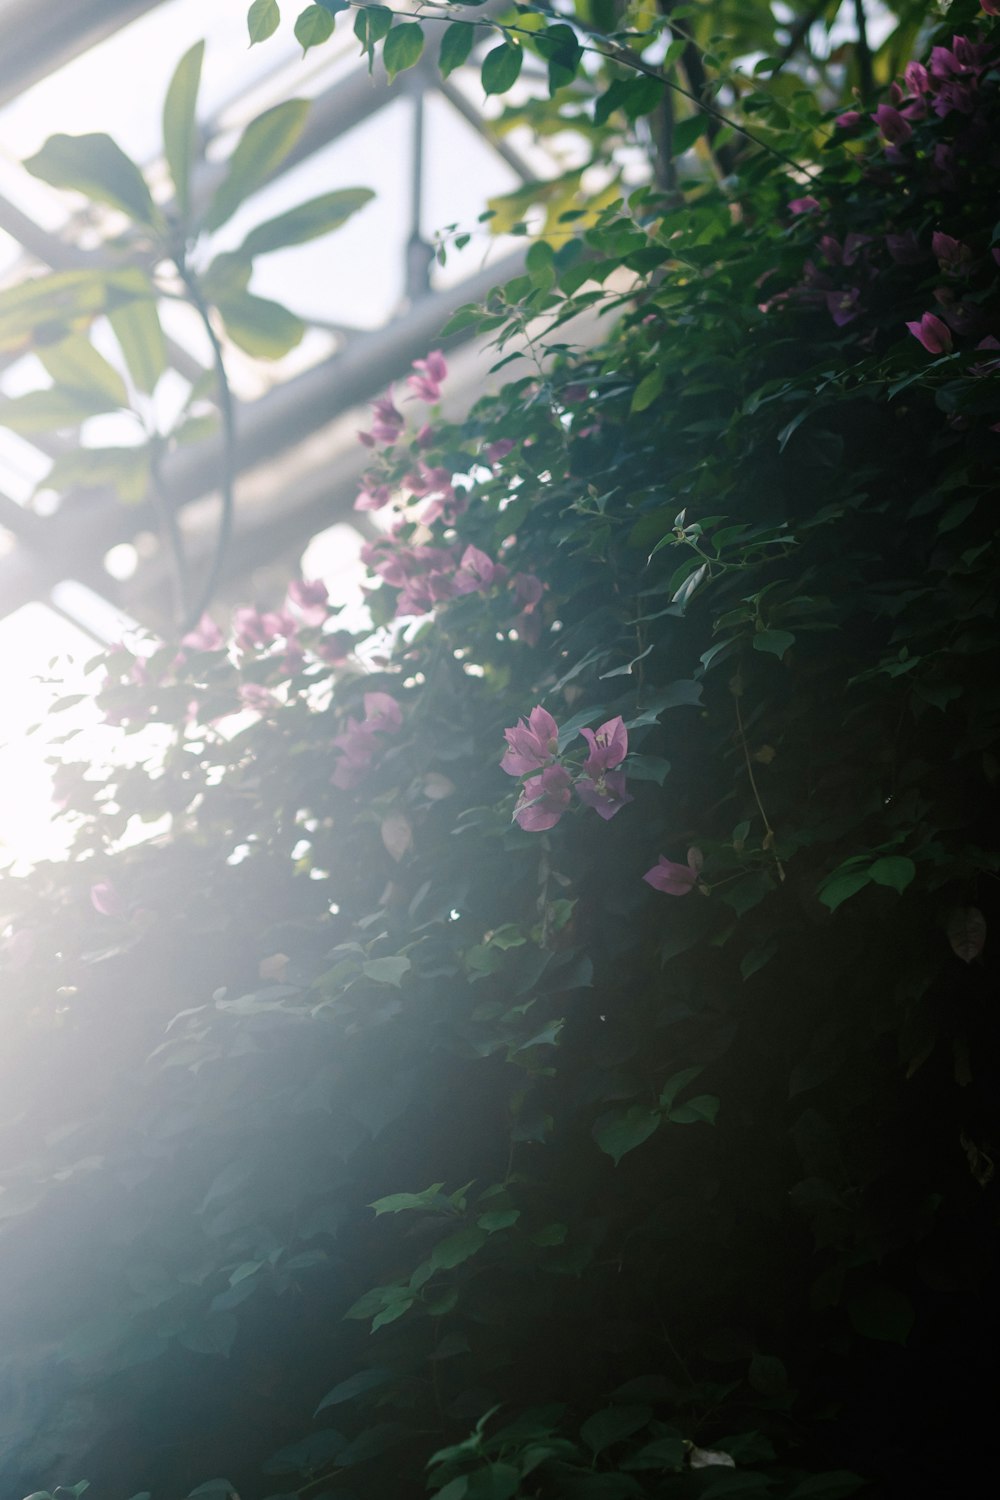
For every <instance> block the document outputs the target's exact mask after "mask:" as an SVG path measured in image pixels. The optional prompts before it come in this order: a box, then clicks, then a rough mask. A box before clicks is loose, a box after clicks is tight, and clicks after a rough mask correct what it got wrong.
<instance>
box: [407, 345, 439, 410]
mask: <svg viewBox="0 0 1000 1500" xmlns="http://www.w3.org/2000/svg"><path fill="white" fill-rule="evenodd" d="M413 368H414V370H416V372H417V373H416V374H415V375H408V376H407V379H406V383H407V385H408V386H409V387H410V390H411V391H412V392H413V395H414V396H415V397H416V398H417V400H418V401H426V402H427V403H428V405H433V403H434V402H435V401H440V399H441V383H442V381H443V380H445V379H446V378H447V375H448V365H447V363H446V361H445V357H444V355H443V354H442V353H441V350H440V349H432V350H431V352H430V354H428V356H427V358H426V359H415V360H414V361H413Z"/></svg>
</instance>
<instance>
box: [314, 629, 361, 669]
mask: <svg viewBox="0 0 1000 1500" xmlns="http://www.w3.org/2000/svg"><path fill="white" fill-rule="evenodd" d="M353 644H354V641H353V639H352V637H351V636H350V635H349V634H348V632H347V631H346V630H331V631H328V632H327V633H326V634H325V635H321V636H320V638H319V641H318V643H317V645H316V646H315V648H314V649H315V652H316V655H317V656H318V657H319V658H320V660H321V661H325V662H328V663H329V664H330V666H332V667H337V666H339V665H340V663H341V662H345V661H346V660H347V658H348V657H349V656H350V654H351V647H352V646H353Z"/></svg>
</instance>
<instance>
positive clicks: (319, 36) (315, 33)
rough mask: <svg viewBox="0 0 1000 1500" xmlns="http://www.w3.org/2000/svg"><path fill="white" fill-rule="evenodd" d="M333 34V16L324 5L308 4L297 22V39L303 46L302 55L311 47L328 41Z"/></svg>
mask: <svg viewBox="0 0 1000 1500" xmlns="http://www.w3.org/2000/svg"><path fill="white" fill-rule="evenodd" d="M332 35H333V16H332V15H331V14H330V12H329V11H328V10H327V9H326V7H325V6H323V5H307V6H306V8H305V10H304V11H303V12H302V14H301V15H300V16H299V18H298V20H297V21H296V22H295V40H296V41H297V42H298V44H299V46H300V47H301V48H302V55H303V56H305V54H306V53H307V52H308V51H309V48H310V47H318V46H320V44H321V43H323V42H328V41H329V40H330V37H331V36H332Z"/></svg>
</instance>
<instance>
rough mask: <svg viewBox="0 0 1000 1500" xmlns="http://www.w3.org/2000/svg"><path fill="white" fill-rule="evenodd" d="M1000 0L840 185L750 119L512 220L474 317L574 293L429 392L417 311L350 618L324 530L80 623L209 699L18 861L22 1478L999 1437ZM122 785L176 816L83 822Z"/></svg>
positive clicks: (0, 1253) (494, 1490) (340, 1498)
mask: <svg viewBox="0 0 1000 1500" xmlns="http://www.w3.org/2000/svg"><path fill="white" fill-rule="evenodd" d="M981 21H982V25H981V26H980V28H979V31H978V32H975V33H973V32H971V31H970V33H969V35H968V36H962V37H960V38H959V39H958V40H956V41H954V42H952V41H951V39H950V37H951V34H950V33H948V34H947V35H942V36H941V37H939V38H938V39H937V41H936V45H935V50H933V51H931V52H929V54H928V57H927V62H926V71H925V70H924V69H922V68H919V67H918V68H914V69H911V70H909V71H908V73H907V79H906V82H905V84H904V85H903V86H902V87H901V88H900V89H899V90H898V93H897V96H894V97H895V102H893V103H889V102H887V103H886V104H885V105H883V106H882V107H881V109H880V110H879V111H878V113H877V118H876V119H872V118H870V117H869V116H868V115H867V114H865V115H861V114H860V113H857V114H851V115H848V116H846V117H842V119H841V121H840V122H839V123H838V124H836V125H833V126H831V132H832V133H831V138H830V144H829V149H828V153H827V160H828V164H827V165H824V166H822V168H821V169H820V170H818V171H817V172H816V173H815V174H814V175H813V177H812V179H811V180H810V181H809V182H808V183H805V184H802V183H800V184H799V185H797V186H795V187H792V186H790V185H789V181H788V178H787V175H786V173H785V171H784V169H783V168H782V167H781V166H780V164H778V163H775V162H771V163H770V164H769V163H768V162H765V161H762V160H761V159H760V158H755V159H754V160H752V161H751V162H750V164H749V166H748V167H747V169H746V171H745V172H744V175H743V178H742V182H741V189H740V193H739V196H738V197H737V198H735V199H733V198H730V199H728V200H727V199H725V198H724V197H723V196H721V194H719V193H717V192H716V191H714V190H711V191H709V190H708V189H706V188H705V187H704V186H703V185H692V186H691V188H690V190H689V191H688V192H687V193H686V195H685V200H684V203H683V205H680V206H678V204H677V203H676V202H672V203H671V204H670V207H669V209H665V208H664V206H663V204H662V203H660V202H658V200H657V198H656V196H655V194H654V193H653V192H651V191H649V190H644V191H642V192H639V193H635V194H633V195H632V197H631V198H630V199H628V200H627V201H622V202H619V203H618V204H615V205H612V206H611V207H609V208H608V209H607V210H606V211H605V212H604V214H603V216H602V217H601V219H600V221H599V222H598V223H597V224H596V225H594V226H593V227H591V228H588V229H587V230H586V231H585V232H582V233H580V234H578V235H571V236H570V237H568V238H566V240H565V242H564V243H560V248H557V249H553V248H552V246H551V245H546V244H542V243H540V244H538V245H536V246H534V247H533V248H532V250H531V252H530V255H529V259H528V270H527V272H526V274H525V276H524V277H523V278H521V279H520V281H518V282H516V283H514V284H513V285H511V286H508V287H507V288H506V290H505V291H504V292H503V293H498V294H497V295H496V296H495V298H494V299H493V302H492V304H491V306H490V307H489V308H488V309H487V312H486V314H485V316H484V317H483V319H482V323H481V326H482V327H483V329H484V330H487V331H490V332H492V333H493V335H494V336H495V337H496V338H497V339H498V340H499V342H500V343H501V346H502V350H503V349H506V348H507V343H506V341H507V339H508V336H512V335H513V334H514V333H516V332H518V331H521V330H523V329H524V327H525V326H526V323H527V321H528V320H529V319H531V320H536V319H538V318H548V319H549V320H550V322H551V324H552V331H551V332H550V333H549V334H548V335H547V336H545V337H544V338H541V339H538V340H536V341H535V342H534V344H533V346H532V351H529V352H533V353H534V356H535V359H534V362H532V361H531V360H529V361H528V363H526V364H525V363H522V364H521V365H520V366H518V365H516V364H515V365H513V366H512V369H511V374H512V375H514V376H515V377H518V376H519V378H514V379H513V381H512V382H511V383H509V384H508V385H507V386H505V388H504V389H503V390H502V391H501V392H500V394H499V395H498V396H496V397H492V398H490V399H488V400H484V401H481V402H480V403H479V404H478V405H476V406H475V407H474V408H473V410H472V412H471V414H470V415H469V417H468V419H467V420H466V421H464V422H462V423H461V424H458V425H452V426H449V425H446V424H444V423H443V422H441V421H440V420H439V419H438V417H437V416H436V414H435V411H436V403H437V399H438V396H439V394H440V388H441V384H442V382H443V381H444V380H446V379H447V374H446V364H445V361H444V359H443V358H442V357H441V356H439V355H438V354H437V353H434V354H432V355H429V356H428V359H427V360H426V361H425V362H424V363H423V364H422V366H421V368H419V369H417V370H415V372H414V375H413V377H412V379H411V381H410V383H409V389H408V390H407V391H405V392H401V393H397V396H396V399H395V400H394V399H393V398H392V397H391V396H390V397H388V398H387V399H386V400H385V401H384V402H382V403H380V404H379V406H378V408H377V410H376V413H375V419H374V422H373V426H372V431H371V433H370V434H367V435H366V440H367V441H368V442H369V443H370V445H371V446H372V470H371V475H370V480H369V482H368V483H367V484H366V487H365V490H364V492H363V494H362V497H361V499H360V502H359V503H360V504H362V505H363V506H366V507H369V508H376V509H381V508H383V507H384V506H386V505H393V506H394V507H395V509H396V519H395V521H394V527H393V530H392V531H391V532H390V533H388V534H387V537H386V539H385V541H384V542H379V543H376V544H374V545H372V546H371V547H370V549H369V554H368V555H369V561H370V564H371V567H372V571H373V592H372V594H371V596H370V604H371V610H372V615H373V619H374V621H375V626H374V627H373V631H372V632H371V633H370V634H369V635H367V636H366V637H364V638H358V637H349V636H347V635H346V634H345V633H344V632H342V631H341V630H339V629H338V623H337V620H336V617H335V616H333V615H331V614H330V611H329V610H328V608H327V606H326V604H325V602H324V594H323V590H322V589H321V588H311V587H309V586H307V585H302V584H297V585H294V586H293V588H292V590H291V592H290V598H289V600H288V601H287V603H286V605H285V606H284V607H283V608H282V609H281V610H277V611H271V612H266V611H265V612H263V613H260V612H258V611H257V610H252V609H248V610H246V611H242V612H240V613H238V615H237V617H236V618H235V620H234V622H233V634H232V636H231V637H230V638H229V639H228V641H227V640H224V638H223V636H222V633H221V632H220V631H219V630H218V629H217V628H216V627H215V626H214V625H212V624H211V622H209V621H205V622H203V624H202V625H201V626H200V627H199V628H198V629H197V630H196V631H195V632H193V633H192V634H191V635H190V636H188V637H187V638H186V639H185V641H184V642H183V643H182V646H181V648H180V650H179V651H178V649H177V648H176V647H162V648H160V649H159V650H156V651H154V652H153V654H152V655H150V656H149V657H148V658H147V657H143V658H134V657H132V656H131V655H130V654H129V653H125V652H119V653H117V654H116V655H114V656H112V658H111V659H110V660H109V662H108V663H107V665H106V667H102V670H105V671H106V674H107V675H106V681H105V685H104V686H103V688H102V690H101V701H102V703H103V705H104V707H105V709H106V711H107V713H108V715H109V717H111V718H113V719H114V720H116V721H117V722H119V723H122V724H123V725H124V726H125V728H126V729H128V730H131V729H133V728H135V729H138V728H140V727H142V726H145V725H147V724H148V723H150V722H154V723H156V722H162V723H164V724H166V725H181V726H182V727H181V728H180V729H179V730H178V732H177V735H176V738H175V740H174V741H172V743H171V746H170V748H169V749H168V750H167V751H166V753H165V755H164V758H163V763H162V766H161V767H159V769H158V770H157V771H156V772H155V773H150V772H149V771H147V770H143V769H136V770H132V771H127V772H120V773H115V774H114V775H113V776H112V778H111V780H110V781H109V780H108V779H107V778H105V777H97V775H96V773H95V772H93V771H90V772H89V773H88V769H87V768H86V767H81V768H78V769H77V770H70V771H67V772H66V773H64V775H63V778H62V785H61V790H62V792H63V794H64V797H65V800H66V805H67V809H68V812H67V815H68V816H71V817H76V818H77V820H78V823H79V835H78V847H77V851H76V852H77V855H78V857H77V859H76V860H75V861H73V862H71V863H69V864H67V865H65V866H60V867H53V868H49V869H46V870H40V871H38V872H36V874H35V876H34V877H33V878H32V879H30V880H28V881H24V882H21V883H18V884H16V885H14V884H13V883H8V888H7V890H6V893H5V894H6V896H7V905H8V907H9V908H10V909H11V910H12V911H14V912H15V915H14V916H13V917H12V922H11V928H10V935H9V936H8V940H7V963H6V979H5V988H6V999H5V1012H6V1021H5V1028H6V1030H5V1046H6V1051H7V1054H8V1059H9V1064H10V1066H9V1082H8V1084H7V1088H6V1091H5V1098H4V1106H5V1107H4V1161H5V1175H4V1192H3V1195H2V1197H0V1212H3V1213H4V1215H5V1219H4V1225H3V1234H2V1236H0V1271H2V1276H3V1281H4V1284H5V1286H6V1287H7V1288H8V1289H9V1290H8V1294H7V1296H6V1299H5V1305H6V1307H7V1312H6V1313H5V1318H6V1320H7V1326H5V1327H4V1329H3V1333H4V1346H5V1351H6V1353H5V1360H6V1365H5V1373H4V1377H3V1378H4V1380H5V1381H6V1382H7V1384H8V1385H9V1387H10V1397H11V1399H10V1400H8V1401H7V1402H6V1406H7V1408H8V1413H9V1414H8V1415H5V1417H4V1419H3V1420H4V1422H5V1424H6V1428H7V1430H6V1431H5V1433H4V1439H5V1441H4V1447H5V1451H6V1457H5V1459H4V1461H3V1464H4V1467H3V1470H2V1472H3V1475H4V1492H5V1493H17V1494H21V1493H22V1492H23V1490H24V1488H25V1487H30V1485H31V1484H33V1483H34V1484H37V1483H42V1484H54V1483H59V1482H62V1483H63V1484H64V1485H65V1484H69V1483H71V1482H74V1481H76V1480H77V1479H79V1477H80V1476H81V1475H86V1476H88V1477H89V1478H90V1480H91V1482H92V1486H93V1488H92V1491H91V1492H90V1493H91V1494H93V1495H94V1496H95V1497H96V1500H124V1497H125V1496H128V1495H131V1494H133V1492H135V1491H136V1490H137V1489H141V1488H143V1487H145V1488H147V1489H149V1490H150V1491H152V1492H153V1493H154V1495H155V1500H173V1497H175V1496H181V1495H185V1494H188V1493H191V1494H192V1495H199V1496H203V1497H209V1496H212V1497H222V1496H228V1495H229V1493H230V1492H231V1491H235V1492H237V1493H238V1494H239V1495H241V1496H242V1500H262V1497H264V1496H273V1497H275V1500H277V1497H279V1496H280V1497H281V1500H289V1497H291V1496H300V1495H301V1496H309V1497H312V1500H320V1497H323V1496H329V1497H337V1500H344V1497H352V1496H360V1495H361V1494H366V1495H376V1496H383V1495H385V1496H388V1495H390V1494H391V1495H393V1496H400V1497H405V1496H410V1495H417V1494H420V1493H423V1492H424V1491H425V1489H426V1488H427V1486H428V1485H429V1486H430V1488H431V1489H432V1490H433V1491H435V1492H436V1493H438V1494H439V1495H440V1496H441V1497H443V1500H466V1497H467V1500H507V1497H513V1496H519V1495H521V1496H538V1497H560V1500H562V1497H568V1500H576V1497H580V1500H591V1497H593V1500H618V1497H622V1500H629V1497H633V1496H634V1497H637V1500H639V1497H643V1496H650V1497H652V1496H665V1497H666V1496H669V1497H685V1496H688V1495H690V1496H699V1497H704V1500H710V1497H715V1496H719V1497H723V1496H736V1495H751V1494H762V1495H772V1496H779V1497H787V1500H792V1497H801V1500H806V1497H810V1496H812V1497H820V1496H823V1497H826V1500H833V1497H835V1496H839V1495H847V1494H851V1493H854V1492H855V1491H856V1490H860V1489H861V1488H862V1487H863V1486H864V1485H865V1484H871V1485H872V1486H873V1489H872V1491H871V1492H872V1493H876V1494H881V1495H895V1494H900V1495H902V1494H911V1493H913V1492H914V1491H915V1490H920V1491H924V1490H926V1489H927V1487H928V1485H932V1486H939V1487H948V1488H954V1487H955V1484H956V1483H957V1482H959V1481H960V1480H961V1479H962V1478H963V1477H964V1478H968V1477H969V1476H970V1475H971V1474H972V1473H973V1472H974V1467H973V1462H972V1461H969V1460H968V1455H967V1452H966V1451H964V1450H966V1449H967V1447H968V1444H969V1441H970V1438H969V1435H970V1433H981V1432H985V1431H986V1430H988V1428H987V1412H988V1409H989V1400H990V1392H989V1390H988V1388H984V1387H983V1386H982V1385H981V1384H980V1376H979V1372H978V1370H977V1369H976V1367H975V1350H976V1349H978V1348H979V1347H980V1345H985V1347H987V1348H988V1347H990V1346H991V1344H992V1343H993V1342H994V1341H995V1338H996V1334H997V1299H996V1293H995V1272H994V1264H995V1252H996V1247H997V1236H996V1208H995V1194H996V1187H995V1183H994V1180H993V1179H994V1157H995V1154H996V1149H997V1146H998V1143H1000V1141H998V1126H997V1106H996V1090H995V1081H996V1071H995V1059H996V1046H997V1040H998V1037H997V1020H996V1016H997V1012H996V1006H995V994H996V972H995V960H993V959H992V958H991V956H990V949H989V947H988V946H987V945H986V942H985V937H986V931H987V927H988V925H989V924H990V923H992V922H994V921H995V920H996V914H995V909H996V905H997V901H996V894H995V893H996V877H997V874H998V872H1000V856H998V855H997V853H996V851H995V847H994V846H993V844H992V830H993V829H995V827H996V826H997V807H996V803H997V790H996V784H997V775H998V761H997V728H998V724H997V718H998V709H1000V698H998V688H997V684H996V680H995V677H994V676H993V675H991V671H990V665H991V662H992V661H993V659H994V657H995V652H996V646H997V623H996V565H995V554H994V553H993V552H992V550H991V549H992V543H993V538H994V529H995V528H994V520H993V514H992V504H993V491H994V489H995V475H996V463H997V453H998V450H1000V434H998V431H997V427H998V424H1000V357H998V352H997V351H998V349H1000V338H998V336H1000V296H998V279H1000V270H998V265H997V261H998V259H1000V256H998V253H997V243H996V242H995V240H994V230H993V222H994V218H995V212H996V210H995V184H996V180H997V168H998V165H1000V163H998V159H997V158H998V150H1000V148H998V144H997V143H998V141H1000V91H998V77H997V72H996V69H995V66H994V58H995V57H996V43H995V39H994V38H993V37H992V36H991V33H990V32H989V31H988V30H987V29H986V24H987V21H988V18H987V17H982V18H981ZM623 270H624V272H625V273H628V274H627V276H625V277H623ZM597 304H600V305H601V306H606V308H607V310H608V311H609V312H614V313H615V315H616V317H617V321H616V322H615V323H614V324H613V327H612V328H611V331H610V332H609V338H608V342H607V343H606V344H605V345H604V346H603V347H601V348H599V349H597V350H596V351H593V352H586V353H580V352H579V351H576V350H573V349H571V348H568V347H566V348H563V347H561V346H560V345H559V344H558V338H559V336H560V335H559V333H558V331H557V330H558V327H559V326H560V324H561V322H562V321H563V319H564V318H566V317H568V316H569V315H570V314H571V313H572V312H573V311H576V310H578V309H582V308H584V307H586V306H594V305H597ZM465 316H467V317H469V318H470V319H471V318H472V317H473V316H475V315H474V314H473V313H472V312H469V313H468V314H466V315H465ZM532 326H533V327H534V328H537V323H536V322H534V321H533V323H532ZM523 358H524V356H522V359H523ZM521 372H523V373H521ZM403 395H405V396H406V400H403ZM331 688H332V691H331ZM241 707H243V708H245V709H249V710H250V711H251V713H252V714H253V716H254V717H253V718H252V721H251V722H249V723H247V722H244V721H235V722H234V721H233V719H232V715H233V714H234V713H236V712H237V711H238V710H239V709H240V708H241ZM522 721H523V722H522ZM505 731H506V740H505V737H504V732H505ZM584 731H589V733H584ZM501 761H503V764H501ZM520 783H523V786H521V785H520ZM136 814H138V815H139V816H141V817H144V818H150V819H152V818H157V817H160V816H162V815H163V814H168V815H169V816H170V818H171V820H172V822H171V833H170V835H169V837H163V838H160V839H157V840H155V841H153V842H152V843H149V844H146V845H140V846H138V847H132V848H129V849H127V850H125V851H123V852H122V851H119V852H117V853H111V852H109V847H110V844H111V843H112V842H113V841H114V840H115V839H117V838H118V837H119V836H120V834H121V832H122V830H123V828H124V826H125V824H126V822H127V820H128V819H129V817H131V816H134V815H136ZM970 1350H971V1351H972V1352H971V1353H970V1352H969V1351H970ZM215 1476H225V1477H224V1478H216V1477H215Z"/></svg>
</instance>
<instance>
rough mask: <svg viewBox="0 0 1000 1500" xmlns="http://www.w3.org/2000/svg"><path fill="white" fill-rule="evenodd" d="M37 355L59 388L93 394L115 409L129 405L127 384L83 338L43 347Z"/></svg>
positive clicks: (73, 338) (87, 340) (74, 338)
mask: <svg viewBox="0 0 1000 1500" xmlns="http://www.w3.org/2000/svg"><path fill="white" fill-rule="evenodd" d="M37 353H38V357H39V359H40V360H41V362H42V364H43V365H44V366H45V368H46V370H47V371H48V373H49V374H50V375H51V376H52V379H53V380H54V381H55V383H56V385H57V386H64V387H66V386H68V387H69V388H70V389H71V390H77V391H93V392H94V394H95V396H96V395H102V396H105V397H106V398H107V399H108V400H109V401H111V402H112V403H113V404H114V405H115V406H127V405H128V392H127V391H126V389H125V382H124V380H123V379H122V377H121V376H120V375H119V373H118V371H117V370H116V369H115V368H114V366H113V365H110V364H108V361H107V360H106V359H105V358H104V355H103V354H98V352H97V350H96V349H95V348H94V346H93V344H92V343H91V342H90V340H89V339H88V338H86V337H85V336H84V335H83V334H79V333H75V334H71V335H70V337H69V338H68V339H60V341H59V343H58V344H47V345H44V344H43V345H42V346H41V347H40V348H39V349H38V350H37Z"/></svg>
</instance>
